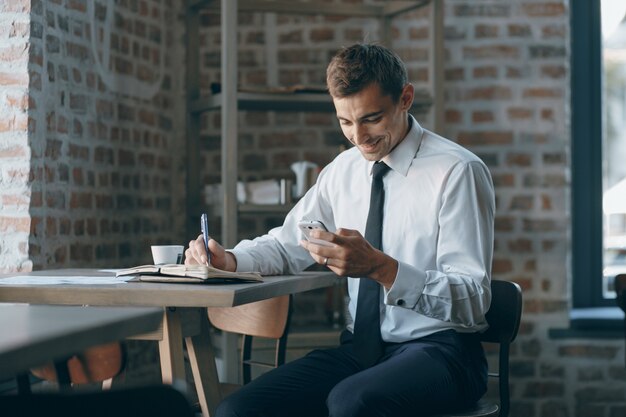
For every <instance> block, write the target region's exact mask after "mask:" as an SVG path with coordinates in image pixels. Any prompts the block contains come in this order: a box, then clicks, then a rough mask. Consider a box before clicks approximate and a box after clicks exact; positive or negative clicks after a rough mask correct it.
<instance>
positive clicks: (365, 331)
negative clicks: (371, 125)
mask: <svg viewBox="0 0 626 417" xmlns="http://www.w3.org/2000/svg"><path fill="white" fill-rule="evenodd" d="M387 171H389V167H388V166H387V165H386V164H385V163H384V162H376V163H375V164H374V168H373V171H372V192H371V195H370V210H369V213H368V215H367V224H366V226H365V239H367V241H368V242H369V243H370V244H371V245H372V246H373V247H375V248H376V249H382V236H383V205H384V202H385V189H384V187H383V176H384V175H385V174H386V173H387ZM353 343H354V352H355V354H356V357H357V358H358V360H359V362H360V363H361V365H362V366H363V367H365V368H367V367H370V366H372V365H373V364H374V363H376V361H377V360H378V358H380V356H381V355H382V353H383V340H382V338H381V336H380V284H378V283H377V282H376V281H374V280H372V279H369V278H361V283H360V284H359V298H358V300H357V304H356V318H355V319H354V342H353Z"/></svg>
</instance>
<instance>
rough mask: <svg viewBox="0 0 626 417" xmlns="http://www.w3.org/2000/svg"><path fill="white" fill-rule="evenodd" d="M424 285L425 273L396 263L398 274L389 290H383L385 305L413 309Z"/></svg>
mask: <svg viewBox="0 0 626 417" xmlns="http://www.w3.org/2000/svg"><path fill="white" fill-rule="evenodd" d="M425 284H426V273H424V271H420V270H419V269H417V268H414V267H412V266H411V265H408V264H406V263H404V262H399V261H398V273H397V274H396V279H395V281H394V283H393V285H391V288H389V290H387V289H385V304H387V305H392V306H398V307H403V308H408V309H411V310H413V309H415V306H416V304H417V301H418V300H419V299H420V297H421V296H422V292H423V291H424V285H425Z"/></svg>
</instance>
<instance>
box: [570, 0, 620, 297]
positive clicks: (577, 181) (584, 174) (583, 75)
mask: <svg viewBox="0 0 626 417" xmlns="http://www.w3.org/2000/svg"><path fill="white" fill-rule="evenodd" d="M570 7H571V9H570V10H571V26H570V28H571V30H570V33H571V140H572V143H571V173H572V176H571V178H572V188H571V204H572V206H571V207H572V210H571V212H572V277H573V285H572V296H573V300H572V301H573V303H572V306H573V307H574V308H590V307H607V306H615V302H614V301H613V300H607V299H604V298H603V297H602V269H603V260H602V252H603V240H602V234H603V228H602V221H603V218H602V216H603V214H602V140H601V139H602V110H601V109H602V88H601V85H602V28H601V14H600V0H572V2H571V3H570ZM590 138H599V139H600V140H590Z"/></svg>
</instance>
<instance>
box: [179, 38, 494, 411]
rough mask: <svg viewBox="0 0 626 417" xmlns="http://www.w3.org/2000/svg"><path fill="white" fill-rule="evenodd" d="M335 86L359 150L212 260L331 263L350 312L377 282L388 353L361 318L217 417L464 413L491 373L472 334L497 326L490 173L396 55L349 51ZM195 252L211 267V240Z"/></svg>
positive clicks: (296, 267) (215, 249) (194, 246)
mask: <svg viewBox="0 0 626 417" xmlns="http://www.w3.org/2000/svg"><path fill="white" fill-rule="evenodd" d="M327 85H328V89H329V92H330V94H331V96H332V98H333V102H334V105H335V109H336V113H337V118H338V120H339V123H340V125H341V129H342V131H343V133H344V135H345V136H346V138H347V139H348V141H350V142H351V143H352V144H353V145H354V146H353V147H352V148H351V149H348V150H347V151H345V152H343V153H341V154H340V155H339V156H337V158H336V159H335V160H334V161H332V162H331V163H330V164H329V165H328V166H326V167H325V168H324V169H323V170H322V172H321V173H320V175H319V177H318V180H317V183H316V184H315V185H314V186H313V187H312V188H311V189H310V190H309V191H308V192H307V193H306V195H305V196H304V197H303V198H302V199H301V200H300V201H298V203H297V204H296V206H295V207H294V208H293V209H292V210H291V212H290V213H289V214H288V215H287V217H286V219H285V222H284V224H283V225H282V226H281V227H278V228H275V229H273V230H271V231H270V232H269V233H268V234H267V235H264V236H261V237H258V238H256V239H254V240H247V241H242V242H241V243H239V244H238V245H237V246H236V247H235V248H233V249H232V250H229V251H226V250H224V248H222V247H221V246H220V245H219V244H218V243H217V242H216V241H214V240H210V241H209V250H210V251H211V263H212V264H213V266H215V267H217V268H221V269H225V270H230V271H235V270H239V271H248V270H255V271H260V272H261V273H262V274H267V275H271V274H284V273H297V272H299V271H302V270H303V269H304V268H306V267H308V266H310V265H311V264H312V263H313V262H317V263H319V264H323V265H327V266H328V267H329V268H330V269H331V270H332V271H334V272H335V273H337V274H338V275H340V276H343V277H347V279H348V289H349V294H350V304H349V311H350V314H351V316H352V317H353V318H354V317H357V313H358V310H357V300H358V293H359V285H360V282H361V281H366V280H370V281H371V282H375V283H377V285H376V286H375V287H376V290H377V291H380V294H381V295H380V296H379V300H380V301H379V304H378V311H376V312H375V313H376V314H377V315H379V316H380V317H379V318H378V320H379V323H380V325H379V326H377V327H379V329H378V330H376V333H379V335H378V338H379V339H382V341H381V342H380V345H381V348H380V349H381V350H380V351H379V353H377V354H376V356H375V357H374V358H373V361H372V362H363V361H361V360H360V357H359V355H357V353H358V352H357V347H356V343H355V342H354V341H353V333H354V334H355V335H356V332H354V329H355V326H354V324H353V323H352V322H351V323H349V324H348V326H347V329H346V330H345V331H344V332H343V333H342V337H341V344H340V346H339V347H337V348H334V349H324V350H315V351H313V352H311V353H310V354H308V355H307V356H305V357H304V358H301V359H298V360H295V361H293V362H290V363H287V364H286V365H284V366H282V367H279V368H278V369H276V370H272V371H270V372H268V373H266V374H264V375H263V376H261V377H259V378H257V379H255V380H254V381H252V382H251V383H250V384H248V385H246V386H245V387H243V388H242V389H241V390H240V391H238V392H236V393H235V394H233V395H232V396H230V397H227V398H226V399H225V400H224V401H223V402H222V403H221V404H220V406H219V407H218V412H217V415H218V416H220V417H226V416H238V417H244V416H266V415H267V416H307V415H311V416H322V415H330V416H337V417H348V416H350V417H356V416H400V415H411V416H428V415H431V414H434V413H440V412H445V411H453V410H455V409H457V408H463V407H467V406H469V405H471V404H473V403H474V402H476V401H477V400H478V399H479V398H480V397H481V396H482V395H483V394H484V392H485V391H486V381H487V366H486V361H485V357H484V353H483V350H482V347H481V345H480V342H479V341H478V339H477V337H476V333H477V332H480V331H482V330H484V329H486V327H487V323H486V321H485V313H486V312H487V310H488V308H489V304H490V301H491V291H490V275H491V262H492V255H493V219H494V211H495V203H494V192H493V185H492V182H491V176H490V174H489V171H488V169H487V167H486V166H485V164H484V163H483V162H482V161H481V160H480V159H479V158H478V157H476V156H475V155H474V154H472V153H471V152H469V151H468V150H466V149H464V148H462V147H461V146H459V145H457V144H455V143H453V142H451V141H449V140H447V139H444V138H442V137H441V136H438V135H436V134H434V133H432V132H429V131H427V130H425V129H423V128H422V127H421V126H420V125H419V124H418V123H417V121H416V120H415V119H414V118H413V117H412V116H411V115H410V114H409V109H410V108H411V105H412V103H413V97H414V88H413V86H412V85H411V84H410V83H409V82H408V79H407V73H406V69H405V67H404V64H403V63H402V61H401V60H400V59H399V58H398V57H397V55H395V54H394V53H393V52H392V51H390V50H389V49H387V48H384V47H382V46H378V45H367V44H357V45H353V46H351V47H348V48H344V49H342V50H340V51H339V52H338V53H337V54H336V55H335V57H333V59H332V61H331V62H330V64H329V66H328V70H327ZM438 105H441V103H438ZM376 162H380V163H384V164H386V165H387V166H388V167H389V168H390V169H387V167H385V169H386V170H387V171H386V173H383V174H382V175H384V176H383V177H382V187H383V189H384V191H383V196H384V197H383V200H382V201H383V202H382V203H381V204H382V206H381V208H382V212H383V213H384V214H382V213H381V216H382V223H380V226H378V228H379V229H380V228H382V232H380V231H379V234H380V233H382V236H380V243H379V244H376V245H375V246H377V245H380V246H378V247H382V250H380V249H378V248H377V247H374V246H373V245H372V244H370V241H371V239H369V238H368V239H367V240H366V238H365V237H364V235H366V230H365V229H366V223H368V211H369V210H368V208H369V207H370V193H372V195H373V194H374V191H373V190H374V188H370V187H372V183H373V180H372V171H373V167H374V165H375V163H376ZM370 190H372V191H370ZM372 201H373V200H372ZM302 219H307V220H320V221H322V222H323V223H324V224H325V225H326V226H327V227H328V230H329V231H328V232H324V231H318V232H314V237H316V238H318V239H323V240H326V241H328V242H330V243H331V245H330V246H325V245H318V244H314V243H311V242H308V241H305V240H303V237H302V235H301V233H300V231H299V230H298V227H297V223H298V221H299V220H302ZM368 224H369V223H368ZM367 233H370V232H369V231H368V232H367ZM185 255H186V260H185V262H186V263H205V262H206V259H207V257H206V253H205V250H204V245H203V241H202V236H199V237H198V239H197V240H195V241H192V242H190V244H189V248H188V249H187V251H186V252H185ZM364 293H365V292H364ZM377 294H378V293H377ZM376 297H378V295H376ZM370 304H371V303H370ZM363 310H365V307H364V308H363ZM374 310H376V309H374ZM357 321H358V318H357ZM370 321H373V322H375V321H376V319H373V320H370ZM354 338H355V339H356V336H354ZM374 339H376V338H372V340H371V344H372V345H374V344H378V343H379V342H377V341H376V340H374ZM360 343H361V344H362V342H360ZM367 343H370V342H369V341H368V342H367Z"/></svg>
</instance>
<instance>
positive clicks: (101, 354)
mask: <svg viewBox="0 0 626 417" xmlns="http://www.w3.org/2000/svg"><path fill="white" fill-rule="evenodd" d="M125 363H126V350H125V348H124V344H122V343H119V342H114V343H108V344H105V345H99V346H94V347H91V348H88V349H85V350H84V351H83V352H81V353H79V354H77V355H75V356H72V357H71V358H69V359H67V360H66V361H60V362H58V363H55V364H53V363H49V364H46V365H43V366H40V367H38V368H33V369H31V372H32V373H33V375H35V376H36V377H38V378H41V379H45V380H47V381H58V382H59V384H60V385H67V384H69V383H72V384H87V383H92V382H103V381H105V380H108V379H110V378H113V377H115V376H117V375H119V374H120V373H121V372H122V371H123V370H124V368H125ZM59 369H60V374H61V377H60V378H59Z"/></svg>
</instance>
